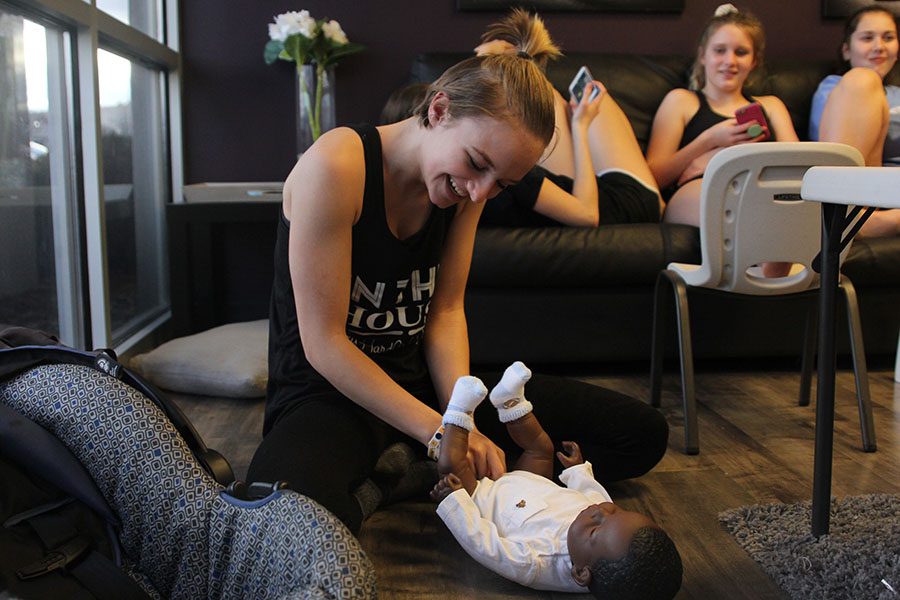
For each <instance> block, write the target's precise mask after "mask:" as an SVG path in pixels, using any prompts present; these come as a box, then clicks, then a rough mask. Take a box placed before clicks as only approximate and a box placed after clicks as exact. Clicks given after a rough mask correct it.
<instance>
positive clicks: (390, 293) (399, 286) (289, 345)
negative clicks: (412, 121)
mask: <svg viewBox="0 0 900 600" xmlns="http://www.w3.org/2000/svg"><path fill="white" fill-rule="evenodd" d="M352 129H353V130H354V131H356V132H357V133H358V134H359V137H360V139H361V140H362V144H363V150H364V156H365V166H366V178H365V191H364V194H363V203H362V212H361V214H360V217H359V220H358V221H357V223H356V224H355V225H354V226H353V232H352V239H353V242H352V243H353V248H352V259H351V260H352V263H351V273H350V298H349V301H350V303H349V311H348V314H347V329H346V331H347V337H348V338H349V339H350V341H351V342H353V343H354V344H356V346H357V347H359V348H360V349H361V350H362V351H363V352H365V353H366V354H367V355H368V356H369V357H370V358H372V360H374V361H375V362H376V363H377V364H378V365H379V366H380V367H381V368H382V369H384V371H385V372H386V373H387V374H388V375H389V376H390V377H391V378H392V379H393V380H394V381H396V382H397V383H398V384H400V385H401V386H403V387H404V388H406V389H408V390H410V391H413V390H415V389H419V388H420V387H421V386H423V385H430V382H429V378H428V369H427V366H426V363H425V359H424V353H423V349H422V338H423V336H424V330H425V321H426V316H427V314H428V306H429V303H430V301H431V298H432V296H433V295H434V291H435V284H436V282H437V274H438V269H439V266H440V259H441V254H442V252H443V248H444V241H445V239H446V237H447V232H448V230H449V227H450V224H451V222H452V220H453V215H454V214H455V212H456V207H450V208H446V209H441V208H437V207H435V206H432V207H431V212H430V214H429V216H428V218H427V221H426V222H425V225H424V226H423V227H422V228H421V229H420V230H419V231H418V232H416V233H415V234H413V235H412V236H410V237H408V238H406V239H404V240H400V239H398V238H397V237H396V236H395V235H394V234H393V233H392V232H391V231H390V229H389V228H388V223H387V216H386V213H385V204H384V166H383V160H382V153H381V138H380V136H379V134H378V131H377V130H376V129H375V128H374V127H373V126H371V125H357V126H353V127H352ZM293 200H294V202H302V201H303V198H302V197H297V196H295V197H294V199H293ZM289 233H290V223H289V222H288V220H287V219H286V218H285V216H284V215H283V214H282V215H281V219H280V222H279V224H278V233H277V238H276V243H275V280H274V283H273V286H272V298H271V303H270V310H269V313H270V315H269V386H268V393H267V402H266V420H265V426H264V430H265V432H267V431H268V430H269V429H270V428H271V426H272V425H273V424H274V423H275V421H276V420H277V419H278V418H279V416H280V415H281V414H283V411H284V410H285V409H287V408H289V407H291V406H292V405H294V404H295V403H297V402H302V401H303V399H304V398H308V397H312V396H314V395H317V394H322V393H326V394H333V393H335V392H336V390H335V388H334V386H332V385H331V383H329V382H328V381H327V380H326V379H325V378H324V377H323V376H322V375H320V374H319V373H318V372H317V371H316V370H315V369H314V368H313V367H312V365H310V364H309V361H307V360H306V355H305V353H304V351H303V346H302V343H301V341H300V334H299V328H298V324H297V311H296V304H295V300H294V293H293V288H292V285H291V274H290V267H289V264H288V236H289Z"/></svg>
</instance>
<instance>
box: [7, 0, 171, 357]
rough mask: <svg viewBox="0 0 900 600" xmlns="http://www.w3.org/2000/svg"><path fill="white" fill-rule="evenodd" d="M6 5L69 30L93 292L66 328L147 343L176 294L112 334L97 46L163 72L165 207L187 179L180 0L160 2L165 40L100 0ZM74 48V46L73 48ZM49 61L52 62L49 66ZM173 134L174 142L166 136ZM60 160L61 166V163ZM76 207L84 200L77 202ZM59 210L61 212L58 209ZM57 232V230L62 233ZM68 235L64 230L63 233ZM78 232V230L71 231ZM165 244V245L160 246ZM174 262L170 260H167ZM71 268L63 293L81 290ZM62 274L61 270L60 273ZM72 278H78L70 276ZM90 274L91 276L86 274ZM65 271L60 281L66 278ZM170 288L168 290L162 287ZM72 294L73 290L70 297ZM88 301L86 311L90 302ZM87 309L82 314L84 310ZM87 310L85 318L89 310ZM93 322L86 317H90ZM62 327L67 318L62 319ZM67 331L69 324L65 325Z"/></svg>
mask: <svg viewBox="0 0 900 600" xmlns="http://www.w3.org/2000/svg"><path fill="white" fill-rule="evenodd" d="M0 6H2V7H4V8H6V7H8V8H9V10H10V11H12V12H15V13H17V14H21V15H22V16H24V17H25V18H27V19H29V20H33V21H36V22H39V23H41V24H44V25H48V26H50V27H53V28H54V29H58V30H62V31H63V32H64V34H63V35H64V36H65V34H68V36H69V39H70V40H71V42H70V43H69V44H66V43H63V46H65V48H64V49H63V54H64V55H65V58H66V59H67V61H68V64H66V65H63V66H62V68H63V69H69V73H71V76H70V77H68V78H67V81H69V82H72V83H71V85H72V87H73V89H72V90H69V92H70V93H69V94H68V97H67V98H65V99H63V104H68V106H64V108H65V110H66V111H69V114H70V116H71V117H72V122H71V123H70V125H69V127H68V131H69V132H70V137H71V138H72V139H70V140H69V143H68V144H67V149H70V150H71V151H72V153H73V154H72V155H71V156H68V157H66V158H65V159H63V160H64V162H65V165H64V167H63V168H66V169H69V172H70V173H73V174H74V177H72V178H71V179H72V181H73V184H74V185H72V184H70V187H74V188H75V189H74V190H70V191H71V192H72V193H73V194H74V196H73V197H72V199H73V202H72V203H70V210H79V211H81V212H83V218H82V219H81V223H82V226H83V228H84V230H83V231H84V233H83V250H82V252H83V255H84V259H83V261H81V262H82V263H83V264H85V265H86V275H87V277H86V285H87V290H86V291H87V294H84V293H82V294H81V298H74V302H73V304H70V305H69V306H72V305H74V306H75V307H76V309H75V311H74V314H73V322H74V325H73V328H72V329H70V330H69V331H67V332H65V335H66V336H68V335H72V334H74V336H75V339H78V338H86V339H84V342H85V343H86V344H87V345H88V346H91V347H114V348H115V350H116V351H118V352H120V353H121V352H127V351H128V350H129V349H130V348H131V347H133V346H134V345H136V344H138V343H140V341H141V340H143V339H144V338H145V337H147V336H148V335H150V334H152V333H153V332H154V331H155V330H156V329H157V328H159V327H160V326H161V325H162V324H163V323H165V322H166V321H168V320H169V319H170V318H171V300H168V301H167V302H165V303H164V308H165V309H164V310H163V311H161V312H160V314H158V315H153V317H151V320H150V322H149V323H147V324H145V325H144V326H143V327H141V328H139V329H138V330H136V331H133V332H129V335H128V336H127V337H126V338H124V339H113V335H112V331H111V323H110V299H109V271H108V265H107V258H106V257H107V254H106V233H105V231H106V221H105V213H104V210H105V208H104V207H105V198H104V189H103V156H102V146H101V129H100V128H101V121H100V116H101V113H100V100H99V98H100V93H99V77H98V65H97V51H98V50H99V49H103V50H108V51H110V52H113V53H115V54H118V55H121V56H123V57H125V58H127V59H129V60H132V61H136V62H139V63H143V64H144V65H146V66H149V67H151V68H153V69H156V70H159V71H160V72H161V73H162V80H163V85H162V86H161V88H162V90H161V93H162V94H163V96H164V97H163V99H162V100H163V101H162V104H161V106H162V108H163V114H162V115H161V117H162V119H163V122H164V123H165V128H164V133H165V137H164V141H163V144H164V155H165V157H164V158H166V159H167V160H168V165H167V167H168V172H169V183H170V188H169V190H168V193H167V197H166V198H164V199H163V203H162V204H163V206H162V207H161V210H163V211H164V210H165V205H166V204H168V203H170V202H172V201H175V200H176V199H179V198H180V196H181V193H182V187H183V184H184V174H183V173H184V171H183V151H182V139H183V138H182V120H181V89H182V86H181V76H182V63H181V54H180V51H179V49H180V40H179V38H178V30H179V23H178V0H162V2H160V5H159V6H160V12H161V21H160V23H161V26H160V34H161V36H162V37H163V41H159V40H156V39H154V38H153V37H151V36H149V35H147V34H146V33H144V32H142V31H140V30H138V29H136V28H134V27H131V26H130V25H127V24H125V23H123V22H121V21H119V20H118V19H116V18H115V17H113V16H111V15H109V14H107V13H105V12H103V11H102V10H100V9H98V8H97V7H96V0H90V2H86V1H85V0H0ZM69 49H71V50H69ZM48 68H49V67H48ZM166 142H167V143H166ZM58 168H59V166H58ZM76 207H77V208H76ZM54 218H55V219H56V218H57V217H56V216H55V217H54ZM160 219H161V221H160V222H161V227H162V231H161V239H163V240H164V239H166V232H165V215H164V214H163V215H160ZM56 235H57V234H56V233H54V237H55V238H56ZM60 235H61V236H63V234H60ZM68 237H71V236H68ZM60 242H61V243H62V244H63V246H64V248H65V252H67V254H68V255H69V256H68V259H69V260H68V261H63V262H64V264H68V266H69V267H71V265H73V264H76V262H75V261H77V257H73V256H71V254H72V253H73V252H77V244H75V243H74V242H73V240H72V239H68V238H67V237H66V236H63V237H61V238H60ZM160 251H161V252H165V251H166V249H165V248H161V249H160ZM59 263H60V261H59V260H57V264H59ZM164 268H166V269H167V265H164ZM68 274H75V275H76V276H78V272H76V271H72V270H67V271H66V272H65V274H64V275H63V276H62V278H63V279H64V280H66V281H67V282H68V283H67V285H68V286H69V289H68V290H58V292H57V295H58V297H60V298H62V297H64V296H65V297H69V296H66V295H72V294H76V295H77V293H76V292H75V289H76V287H75V286H76V285H77V284H76V283H74V282H72V281H69V280H67V279H66V276H67V275H68ZM58 277H59V276H58ZM70 279H71V278H70ZM81 279H82V280H84V276H81ZM59 281H60V280H59V278H58V282H57V285H58V286H59ZM163 286H164V288H167V287H168V281H167V278H165V277H164V278H163ZM163 291H164V293H165V295H166V296H168V293H167V292H168V290H167V289H164V290H163ZM69 299H70V300H72V298H69ZM85 305H87V307H88V308H87V311H85V310H84V308H83V307H84V306H85ZM78 315H81V316H82V318H81V319H79V318H77V316H78ZM85 316H86V318H85ZM85 320H86V321H87V323H84V321H85ZM60 326H61V327H62V326H63V324H62V323H61V324H60ZM61 333H63V332H61Z"/></svg>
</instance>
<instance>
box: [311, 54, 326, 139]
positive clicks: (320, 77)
mask: <svg viewBox="0 0 900 600" xmlns="http://www.w3.org/2000/svg"><path fill="white" fill-rule="evenodd" d="M324 84H325V67H323V66H322V65H321V64H316V108H315V111H316V120H315V123H314V124H313V141H315V140H317V139H319V136H320V135H322V120H321V118H322V88H323V87H324Z"/></svg>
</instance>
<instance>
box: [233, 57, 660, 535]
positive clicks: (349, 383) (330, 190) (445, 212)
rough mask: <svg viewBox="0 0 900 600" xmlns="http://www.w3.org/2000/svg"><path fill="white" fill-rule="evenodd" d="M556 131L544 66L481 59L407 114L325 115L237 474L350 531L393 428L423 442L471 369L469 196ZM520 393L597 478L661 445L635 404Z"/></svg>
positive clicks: (291, 206)
mask: <svg viewBox="0 0 900 600" xmlns="http://www.w3.org/2000/svg"><path fill="white" fill-rule="evenodd" d="M511 72H515V73H517V75H518V76H517V77H512V76H509V75H510V73H511ZM523 73H524V74H525V77H522V76H521V75H522V74H523ZM485 91H487V92H488V93H487V95H486V96H485V95H483V94H484V93H485ZM451 98H453V100H451ZM485 98H487V99H489V100H486V99H485ZM490 102H493V104H490ZM508 102H510V103H511V106H512V107H513V110H510V108H508V106H509V105H508V104H507V103H508ZM487 115H494V116H487ZM517 115H522V116H521V117H519V116H517ZM552 134H553V99H552V94H551V86H550V84H549V82H548V81H547V80H546V78H545V77H544V76H543V74H542V73H541V71H540V70H539V69H538V68H537V67H536V66H534V64H533V63H531V62H530V61H526V59H524V58H521V57H516V56H492V57H480V58H472V59H469V60H466V61H463V62H462V63H460V64H459V65H456V66H454V67H451V68H450V69H449V70H448V71H447V72H446V73H445V74H444V75H442V76H441V77H440V78H439V79H438V80H437V81H436V82H435V83H433V84H432V85H431V87H430V88H429V95H428V97H427V99H426V102H425V103H424V105H423V110H422V112H421V113H420V114H419V115H417V116H416V117H411V118H409V119H407V120H405V121H401V122H399V123H396V124H393V125H388V126H384V127H380V128H377V129H375V128H372V127H365V126H364V127H358V128H355V129H351V128H343V127H342V128H338V129H334V130H332V131H329V132H327V133H326V134H324V135H323V136H322V137H321V138H320V139H319V140H318V141H317V142H316V143H315V144H314V145H313V146H312V148H310V149H309V150H308V151H307V152H305V153H304V154H303V156H302V157H301V158H300V160H299V161H298V162H297V165H296V166H295V167H294V169H293V171H292V172H291V174H290V175H289V176H288V179H287V181H286V182H285V186H284V207H283V213H284V214H283V216H282V219H281V221H280V222H279V223H278V241H277V247H276V257H275V283H274V286H273V290H272V302H271V324H270V345H269V370H270V380H269V388H268V394H267V406H266V422H265V436H264V438H263V442H262V444H261V445H260V447H259V449H258V450H257V452H256V454H255V456H254V457H253V461H252V463H251V465H250V468H249V470H248V479H249V480H251V481H270V482H271V481H287V482H289V484H290V486H291V487H292V488H293V489H295V490H297V491H300V492H302V493H304V494H306V495H307V496H309V497H311V498H313V499H314V500H316V501H318V502H319V503H321V504H322V505H324V506H325V507H326V508H327V509H329V510H330V511H332V512H333V513H334V514H335V515H336V516H337V517H338V518H340V519H341V520H342V521H343V522H344V523H345V524H347V525H348V526H349V527H350V529H352V530H353V531H354V532H355V531H358V530H359V528H360V526H361V524H362V521H363V519H364V518H365V516H367V515H368V514H369V513H370V512H371V510H372V509H373V507H374V506H376V505H377V503H378V502H379V499H380V494H381V489H380V488H379V487H378V486H377V485H375V484H373V483H371V481H370V479H371V477H372V476H373V471H374V468H375V464H376V461H377V460H378V458H379V456H380V455H381V453H382V451H383V450H384V449H385V448H387V447H388V446H389V445H392V444H394V443H395V442H398V441H404V442H406V443H407V444H409V445H410V447H412V448H414V451H415V452H417V453H418V454H419V455H420V456H422V457H424V456H425V454H426V446H427V445H428V444H429V442H430V441H432V440H435V439H436V438H437V436H436V432H437V431H438V428H439V426H440V425H441V422H442V416H441V413H442V412H443V411H444V410H446V408H447V403H448V401H449V397H450V392H451V390H452V388H453V385H454V384H455V383H456V381H457V379H458V378H459V377H461V376H463V375H468V374H469V364H468V363H469V353H468V337H467V331H466V321H465V316H464V312H463V308H464V302H463V300H464V292H465V283H466V278H467V276H468V271H469V264H470V262H471V256H472V249H473V244H474V238H475V230H476V226H477V223H478V218H479V216H480V212H481V207H482V204H483V202H484V200H486V199H487V198H489V197H491V196H494V195H496V194H497V193H498V191H499V188H500V187H502V186H507V185H510V184H511V183H513V182H515V181H518V180H519V179H521V178H522V177H524V176H525V174H526V173H527V172H528V171H529V169H531V167H533V166H534V164H535V163H536V162H537V160H538V158H540V155H541V152H542V150H543V148H544V147H545V146H546V144H547V143H548V142H549V141H550V138H551V136H552ZM500 258H502V257H498V259H500ZM523 326H527V324H523ZM561 333H563V334H564V332H561ZM517 358H518V357H510V362H512V361H513V360H515V359H517ZM482 378H483V379H484V381H485V383H486V384H487V385H489V386H492V385H493V384H494V383H496V381H497V379H498V377H491V376H483V377H482ZM528 398H529V400H531V403H532V404H533V405H534V412H535V415H536V416H537V417H538V418H539V419H540V420H541V422H542V423H544V424H545V428H546V431H547V433H548V434H549V435H550V436H551V438H552V439H553V440H555V441H557V442H559V441H562V440H578V441H579V443H580V444H581V447H582V453H583V455H584V457H585V459H587V460H590V461H592V462H593V463H594V464H596V465H598V466H599V465H603V467H602V469H601V468H599V467H598V472H599V473H602V474H603V476H604V479H605V480H607V481H610V480H615V479H623V478H627V477H635V476H637V475H640V474H642V473H644V472H646V471H647V470H649V469H650V468H651V467H652V466H653V465H655V464H656V462H658V461H659V459H660V458H661V457H662V455H663V454H664V453H665V449H666V441H667V435H668V431H667V426H666V422H665V419H664V418H663V417H662V416H661V415H660V414H659V412H658V411H656V410H655V409H653V408H652V407H650V406H649V405H647V404H646V403H643V402H640V401H637V400H635V399H632V398H629V397H627V396H623V395H621V394H617V393H615V392H611V391H608V390H604V389H602V388H599V387H597V386H593V385H588V384H584V383H580V382H575V381H568V380H564V379H561V378H555V377H541V376H540V375H534V376H533V377H532V380H531V381H530V382H529V387H528ZM482 408H483V409H484V411H487V412H488V413H491V412H492V413H493V414H487V415H484V416H479V415H481V412H482V411H481V410H479V411H476V414H475V418H476V420H477V423H478V426H479V429H478V430H475V431H473V432H472V434H471V435H470V436H469V449H470V456H471V457H472V466H473V468H474V470H475V472H476V473H477V475H478V476H479V477H492V478H496V477H499V476H500V475H502V474H503V473H504V472H505V470H506V465H505V452H506V451H509V452H513V451H514V449H515V448H516V445H515V444H514V443H513V442H512V441H511V440H510V439H509V436H508V434H507V433H506V428H505V426H503V425H502V424H501V423H500V422H499V420H498V419H497V414H496V411H495V410H494V409H493V406H492V405H491V404H490V403H488V402H485V403H482ZM423 495H424V491H423Z"/></svg>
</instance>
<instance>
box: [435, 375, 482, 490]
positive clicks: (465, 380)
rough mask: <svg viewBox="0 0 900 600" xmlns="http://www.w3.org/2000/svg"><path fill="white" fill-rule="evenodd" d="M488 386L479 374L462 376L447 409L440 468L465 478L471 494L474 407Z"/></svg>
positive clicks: (444, 471) (451, 395) (473, 482)
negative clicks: (470, 454) (470, 451)
mask: <svg viewBox="0 0 900 600" xmlns="http://www.w3.org/2000/svg"><path fill="white" fill-rule="evenodd" d="M486 394H487V388H485V387H484V384H483V383H481V380H480V379H478V378H477V377H471V376H465V377H460V378H459V379H458V380H457V381H456V385H454V386H453V392H452V393H451V394H450V402H449V404H447V411H446V412H445V413H444V418H443V424H444V437H443V439H442V440H441V455H440V457H439V458H438V471H439V472H440V474H441V475H447V474H449V473H453V474H454V475H456V476H457V477H459V479H460V481H462V484H463V487H464V488H465V489H466V491H467V492H468V493H469V494H470V495H471V494H472V493H473V492H474V491H475V484H476V482H477V481H476V478H475V471H474V470H473V469H472V464H471V463H470V462H469V459H468V453H469V431H471V430H472V428H473V427H474V426H475V423H474V421H473V420H472V411H474V410H475V408H476V407H477V406H478V405H479V404H480V403H481V401H482V400H484V397H485V395H486Z"/></svg>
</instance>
